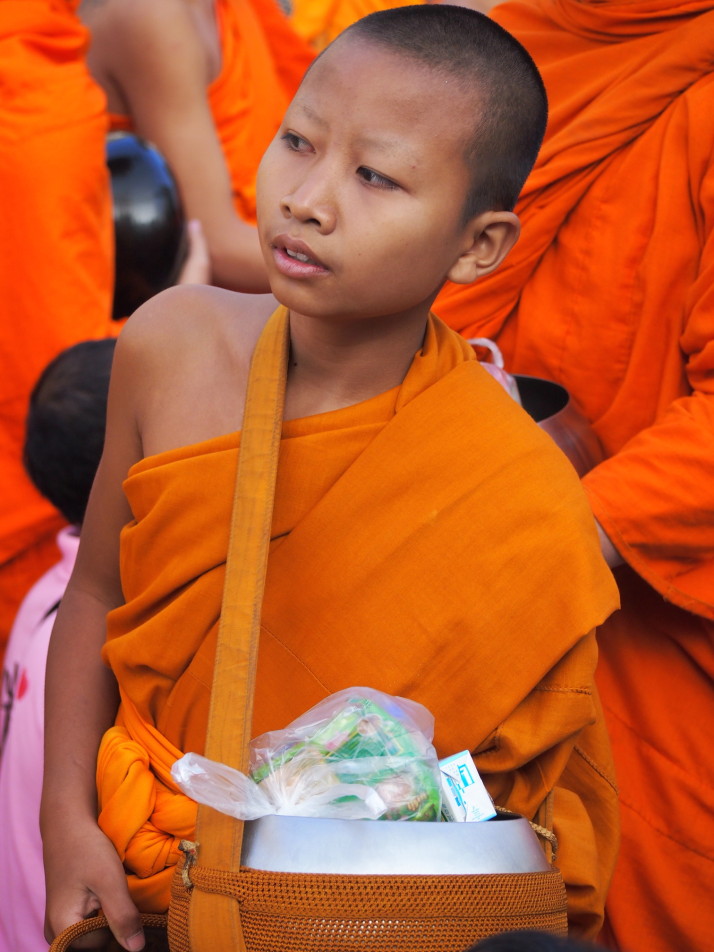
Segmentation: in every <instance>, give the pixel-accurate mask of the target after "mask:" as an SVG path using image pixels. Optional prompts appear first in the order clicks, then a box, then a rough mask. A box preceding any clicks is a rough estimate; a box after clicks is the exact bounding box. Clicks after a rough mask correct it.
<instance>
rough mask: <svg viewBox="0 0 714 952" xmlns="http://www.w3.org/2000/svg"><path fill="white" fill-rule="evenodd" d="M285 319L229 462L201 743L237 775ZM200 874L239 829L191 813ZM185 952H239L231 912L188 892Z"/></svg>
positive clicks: (234, 852) (250, 682)
mask: <svg viewBox="0 0 714 952" xmlns="http://www.w3.org/2000/svg"><path fill="white" fill-rule="evenodd" d="M288 326H289V325H288V312H287V310H286V309H285V308H283V307H281V308H279V309H278V310H277V311H276V312H275V313H274V314H273V316H272V317H271V318H270V320H269V321H268V323H267V324H266V326H265V328H264V330H263V333H262V334H261V336H260V338H259V340H258V343H257V345H256V348H255V352H254V353H253V359H252V362H251V367H250V373H249V378H248V390H247V396H246V405H245V412H244V415H243V425H242V432H241V440H240V451H239V458H238V475H237V478H236V488H235V496H234V502H233V515H232V521H231V532H230V540H229V544H228V556H227V562H226V578H225V583H224V589H223V602H222V606H221V620H220V624H219V630H218V645H217V648H216V660H215V665H214V671H213V687H212V691H211V705H210V711H209V718H208V730H207V735H206V750H205V754H206V757H209V758H210V759H211V760H217V761H220V762H221V763H225V764H228V765H229V766H231V767H235V768H236V769H238V770H241V771H243V772H247V767H248V743H249V741H250V735H251V726H252V719H253V694H254V688H255V673H256V667H257V660H258V639H259V634H260V616H261V608H262V603H263V588H264V584H265V572H266V568H267V562H268V547H269V543H270V527H271V522H272V515H273V499H274V495H275V476H276V472H277V464H278V453H279V450H280V435H281V429H282V417H283V404H284V399H285V380H286V373H287V355H288ZM196 840H197V842H198V856H199V859H200V862H201V865H202V866H207V867H210V868H211V869H218V870H225V871H227V872H230V871H235V870H237V869H238V867H239V866H240V854H241V843H242V840H243V823H242V821H239V820H235V819H233V817H229V816H226V815H225V814H223V813H218V812H217V811H216V810H213V809H212V808H211V807H206V806H199V808H198V822H197V829H196ZM189 932H190V941H191V946H190V947H191V950H192V952H215V949H231V950H232V952H244V950H245V943H244V941H243V933H242V929H241V924H240V916H239V912H238V904H237V903H236V902H235V901H234V900H232V899H230V898H229V897H227V896H220V895H216V894H214V893H205V892H202V891H201V890H197V889H195V890H193V894H192V897H191V911H190V919H189Z"/></svg>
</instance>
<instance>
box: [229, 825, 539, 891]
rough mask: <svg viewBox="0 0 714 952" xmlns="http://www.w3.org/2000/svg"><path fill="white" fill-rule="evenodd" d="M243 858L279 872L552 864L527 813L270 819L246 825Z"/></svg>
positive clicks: (510, 869)
mask: <svg viewBox="0 0 714 952" xmlns="http://www.w3.org/2000/svg"><path fill="white" fill-rule="evenodd" d="M241 863H242V865H243V866H248V867H250V868H252V869H260V870H269V871H272V872H278V873H341V874H365V875H374V876H379V875H421V874H424V875H444V874H450V875H474V874H478V873H529V872H541V871H546V870H548V869H550V868H551V867H550V866H549V864H548V860H547V859H546V856H545V853H544V852H543V850H542V848H541V845H540V843H539V841H538V837H537V836H536V834H535V833H534V832H533V829H532V828H531V826H530V824H529V823H528V821H527V820H526V819H524V817H521V816H517V815H516V814H513V813H499V814H498V816H497V817H495V818H494V819H492V820H485V821H482V822H480V823H446V822H443V823H434V822H431V823H430V822H416V821H413V822H408V821H401V822H400V821H395V820H392V821H389V820H333V819H320V818H316V817H291V816H266V817H261V818H260V819H259V820H249V821H247V822H246V823H245V831H244V835H243V849H242V853H241Z"/></svg>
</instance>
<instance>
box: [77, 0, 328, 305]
mask: <svg viewBox="0 0 714 952" xmlns="http://www.w3.org/2000/svg"><path fill="white" fill-rule="evenodd" d="M80 15H81V16H82V19H83V21H84V23H85V24H86V25H87V26H88V27H89V29H90V31H91V35H92V41H91V46H90V49H89V53H88V60H87V61H88V64H89V67H90V69H91V71H92V74H93V76H94V77H95V79H96V80H97V82H98V83H99V84H100V85H101V86H102V88H103V89H104V91H105V93H106V96H107V102H108V108H109V112H110V119H111V124H112V128H113V129H124V130H127V129H132V130H133V131H135V132H137V133H138V134H139V135H141V136H143V137H144V138H145V139H148V140H149V141H150V142H153V143H154V144H155V145H156V146H157V147H158V148H159V150H160V151H161V152H162V154H163V155H164V156H165V158H166V160H167V162H168V163H169V165H170V166H171V169H172V171H173V173H174V175H175V176H176V179H177V181H178V184H179V188H180V190H181V196H182V199H183V203H184V207H185V209H186V212H187V215H188V216H189V217H191V218H195V219H198V220H199V221H200V222H201V224H202V226H203V230H204V233H205V236H206V241H207V243H208V248H209V253H210V258H211V265H212V280H213V282H214V283H216V284H219V285H221V286H223V287H228V288H234V289H238V290H244V291H267V290H268V280H267V274H266V271H265V265H264V262H263V256H262V254H261V251H260V244H259V242H258V235H257V232H256V230H255V227H253V226H254V225H255V174H256V171H257V168H258V163H259V161H260V157H261V156H262V154H263V152H264V151H265V149H266V147H267V145H268V144H269V142H270V140H271V139H272V138H273V136H274V135H275V130H276V129H277V128H278V125H279V124H280V120H281V118H282V116H283V113H284V112H285V108H286V106H287V104H288V103H289V101H290V99H291V97H292V95H293V93H294V92H295V90H296V89H297V87H298V84H299V82H300V80H301V79H302V76H303V73H304V72H305V70H306V68H307V67H308V65H309V64H310V63H311V62H312V59H313V56H314V54H313V53H312V51H311V50H310V48H309V47H308V45H307V43H306V42H304V41H303V40H302V39H301V38H300V37H299V36H298V34H297V33H295V32H294V30H292V29H291V27H290V25H289V23H288V21H287V19H286V17H285V16H284V15H283V13H282V12H281V10H280V9H279V8H278V6H277V3H276V2H275V0H152V2H151V3H146V2H145V0H83V2H82V4H81V6H80Z"/></svg>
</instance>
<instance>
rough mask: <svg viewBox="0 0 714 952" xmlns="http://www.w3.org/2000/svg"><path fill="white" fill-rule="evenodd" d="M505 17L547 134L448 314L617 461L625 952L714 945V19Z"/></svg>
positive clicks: (606, 467) (613, 530)
mask: <svg viewBox="0 0 714 952" xmlns="http://www.w3.org/2000/svg"><path fill="white" fill-rule="evenodd" d="M493 15H494V18H495V19H497V20H498V21H499V22H500V23H501V24H502V25H503V26H505V27H506V28H507V29H509V30H510V31H511V32H512V33H513V34H514V35H515V36H516V37H517V38H518V39H520V40H521V41H522V42H523V43H524V45H525V46H526V47H527V48H528V50H529V51H530V52H531V54H532V55H533V57H534V59H535V61H536V63H537V64H538V66H539V67H540V69H541V72H542V74H543V78H544V80H545V83H546V87H547V89H548V94H549V98H550V104H551V118H550V123H549V128H548V133H547V136H546V141H545V144H544V146H543V149H542V152H541V155H540V157H539V159H538V162H537V164H536V167H535V169H534V171H533V173H532V174H531V176H530V178H529V180H528V182H527V183H526V186H525V189H524V191H523V194H522V197H521V200H520V202H519V206H518V209H517V210H518V211H519V212H520V215H521V218H522V221H523V235H522V238H521V241H520V243H519V244H518V245H517V246H516V248H515V250H514V252H513V253H512V255H511V256H510V258H509V259H508V261H507V262H506V263H505V265H504V266H503V268H502V269H501V271H499V272H498V273H497V274H494V275H493V276H490V277H488V278H486V279H484V280H483V281H479V282H478V285H477V286H476V287H474V288H457V287H455V286H450V287H448V288H446V289H445V291H444V292H443V293H442V295H441V297H440V299H439V300H438V301H437V304H436V305H435V310H436V311H437V313H438V314H439V315H440V316H442V317H443V318H444V320H446V322H447V323H448V324H450V325H451V326H452V327H454V328H456V329H458V330H459V331H461V332H463V333H464V334H467V335H472V334H473V335H477V336H487V337H492V338H495V339H496V340H497V341H498V343H499V345H500V346H501V348H502V349H503V351H504V354H505V357H506V366H507V368H508V369H510V370H512V371H516V372H520V373H532V374H540V375H541V376H545V377H549V378H552V379H554V380H557V381H558V382H559V383H561V384H563V385H564V386H565V387H567V388H568V389H569V390H570V392H571V395H572V397H573V399H574V402H575V403H576V405H577V406H578V408H579V409H581V410H582V411H583V412H584V413H585V415H586V416H587V417H588V419H589V420H590V421H592V423H593V425H594V427H595V429H596V431H597V433H598V434H599V436H600V438H601V440H602V442H603V444H604V446H605V448H606V451H607V455H608V457H609V458H608V459H606V461H605V462H604V463H602V464H601V465H600V466H598V467H597V468H596V469H595V470H593V471H592V472H591V473H590V474H588V476H587V477H585V480H584V485H585V488H586V490H587V492H588V494H589V497H590V501H591V504H592V507H593V509H594V512H595V515H596V516H597V518H598V520H599V521H600V522H601V524H602V525H603V527H604V529H605V531H606V532H607V533H608V535H609V536H610V537H611V538H612V540H613V541H614V543H615V545H616V546H617V548H618V549H619V551H620V552H621V554H622V555H623V557H624V559H625V560H626V562H627V563H628V565H627V566H626V567H623V568H622V569H620V570H618V573H617V574H618V580H619V582H620V587H621V593H622V600H623V609H622V611H621V612H620V613H618V614H617V615H615V616H613V617H612V618H611V619H610V620H609V621H608V622H607V624H606V625H605V626H604V627H603V629H602V630H601V632H600V634H599V643H600V648H601V664H600V667H599V674H598V677H599V684H600V689H601V693H602V697H603V703H604V706H605V710H606V715H607V719H608V726H609V728H610V732H611V736H612V742H613V752H614V756H615V764H616V768H617V775H618V782H619V786H620V791H621V804H622V810H623V841H622V850H621V856H620V861H619V864H618V868H617V871H616V874H615V878H614V882H613V887H612V891H611V894H610V897H609V900H608V920H609V929H610V937H609V939H608V941H610V942H611V944H613V945H619V946H620V947H621V948H623V949H627V950H629V952H643V950H647V952H671V950H673V949H677V950H679V949H704V948H710V947H711V943H712V935H713V934H714V904H713V903H712V902H711V896H710V888H709V886H710V884H711V883H712V882H714V758H712V757H711V755H710V754H709V753H708V735H707V733H706V731H707V729H708V728H707V726H706V725H708V724H710V723H711V722H712V720H713V719H714V691H713V690H712V688H713V687H714V685H713V683H712V682H713V680H714V654H713V653H712V644H713V643H714V622H713V621H712V620H713V619H714V160H713V157H714V123H712V115H714V74H713V73H712V63H713V62H714V4H713V3H711V2H703V0H688V2H685V3H674V2H668V0H629V2H624V0H608V2H604V3H591V2H575V0H533V2H529V3H515V2H514V3H505V4H503V5H500V6H498V7H496V8H495V10H494V11H493Z"/></svg>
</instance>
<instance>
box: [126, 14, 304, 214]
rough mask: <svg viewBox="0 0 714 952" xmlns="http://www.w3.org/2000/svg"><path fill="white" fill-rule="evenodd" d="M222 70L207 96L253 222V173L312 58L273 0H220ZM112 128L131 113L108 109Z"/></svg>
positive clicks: (241, 207) (240, 210) (238, 203)
mask: <svg viewBox="0 0 714 952" xmlns="http://www.w3.org/2000/svg"><path fill="white" fill-rule="evenodd" d="M216 18H217V22H218V31H219V34H220V40H221V56H222V65H221V72H220V74H219V76H218V77H217V78H216V79H215V80H214V81H213V82H212V83H211V84H210V86H209V87H208V100H209V105H210V107H211V113H212V115H213V120H214V122H215V125H216V131H217V132H218V137H219V139H220V142H221V147H222V149H223V154H224V156H225V160H226V164H227V166H228V170H229V172H230V176H231V184H232V187H233V203H234V206H235V210H236V213H237V214H239V215H240V216H241V217H242V218H243V219H244V220H245V221H248V222H250V223H254V222H255V175H256V172H257V171H258V164H259V162H260V160H261V158H262V156H263V152H265V150H266V148H267V147H268V145H269V144H270V142H271V140H272V138H273V136H274V135H275V133H276V131H277V129H278V126H279V125H280V123H281V121H282V118H283V115H284V113H285V110H286V108H287V106H288V103H289V102H290V100H291V99H292V97H293V95H294V93H295V91H296V89H297V87H298V85H299V84H300V80H301V79H302V77H303V74H304V73H305V70H306V69H307V67H308V66H309V65H310V63H311V62H312V60H313V59H314V54H313V53H312V51H311V50H310V48H309V47H308V46H307V44H306V43H305V42H304V41H303V40H302V39H301V38H300V37H299V36H298V35H297V34H296V33H295V31H294V30H292V28H291V27H290V24H289V23H288V21H287V19H286V17H285V16H284V15H283V14H282V13H281V11H280V9H279V8H278V6H277V4H276V2H275V0H216ZM110 121H111V125H112V129H115V130H125V131H126V130H129V129H131V128H132V123H131V117H129V116H119V115H114V114H112V115H110Z"/></svg>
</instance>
